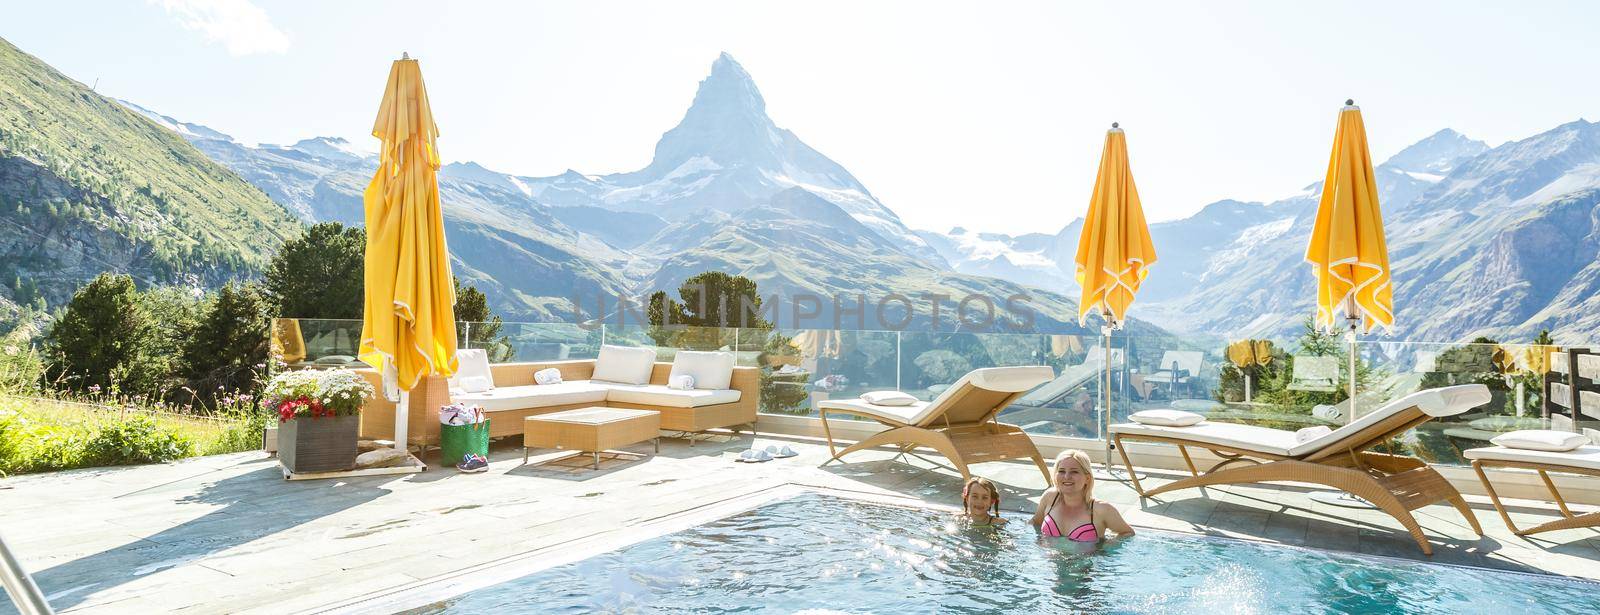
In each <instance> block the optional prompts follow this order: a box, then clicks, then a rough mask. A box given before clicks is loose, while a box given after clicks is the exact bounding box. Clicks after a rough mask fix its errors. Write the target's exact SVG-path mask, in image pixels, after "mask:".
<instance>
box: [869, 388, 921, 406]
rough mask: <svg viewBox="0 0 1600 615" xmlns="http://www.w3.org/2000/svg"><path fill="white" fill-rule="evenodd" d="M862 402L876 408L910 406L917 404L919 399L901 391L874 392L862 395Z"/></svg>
mask: <svg viewBox="0 0 1600 615" xmlns="http://www.w3.org/2000/svg"><path fill="white" fill-rule="evenodd" d="M861 400H862V401H865V402H867V403H869V404H872V405H874V406H909V405H911V404H914V403H917V398H916V397H914V396H912V395H911V394H910V393H902V392H900V391H872V392H870V393H862V394H861Z"/></svg>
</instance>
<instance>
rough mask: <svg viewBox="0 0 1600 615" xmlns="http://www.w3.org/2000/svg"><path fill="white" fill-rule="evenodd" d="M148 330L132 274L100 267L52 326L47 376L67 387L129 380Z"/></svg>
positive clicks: (109, 385)
mask: <svg viewBox="0 0 1600 615" xmlns="http://www.w3.org/2000/svg"><path fill="white" fill-rule="evenodd" d="M149 335H150V322H149V319H148V316H147V315H146V313H145V311H144V310H142V309H140V307H139V293H138V290H137V289H136V288H134V285H133V278H132V277H129V276H127V275H114V274H109V273H102V274H100V275H99V276H98V277H96V278H95V279H94V280H92V281H90V282H89V283H88V284H86V285H84V287H83V288H80V289H78V292H77V293H75V294H74V295H73V296H72V300H71V301H69V302H68V303H67V306H66V309H65V311H64V312H63V313H62V315H61V318H59V319H58V320H56V322H55V324H54V325H53V326H52V327H51V328H50V334H49V351H48V352H49V355H50V357H51V363H52V365H51V367H50V371H49V373H48V374H47V378H49V379H50V380H53V381H56V382H58V383H59V384H60V385H61V386H64V387H66V388H68V389H70V390H75V391H87V390H89V389H90V387H99V390H102V391H110V390H111V389H112V385H113V384H114V383H115V384H118V385H119V386H120V385H121V383H122V382H124V381H126V380H128V377H129V375H130V373H129V372H130V371H133V368H134V366H135V363H136V362H137V361H138V359H139V353H140V351H141V348H143V346H144V343H145V341H146V340H147V339H148V338H149Z"/></svg>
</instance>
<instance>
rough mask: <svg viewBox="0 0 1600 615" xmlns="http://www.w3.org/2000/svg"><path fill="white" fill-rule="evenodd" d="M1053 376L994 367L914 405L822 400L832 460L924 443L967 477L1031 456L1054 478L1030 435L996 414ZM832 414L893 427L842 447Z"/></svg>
mask: <svg viewBox="0 0 1600 615" xmlns="http://www.w3.org/2000/svg"><path fill="white" fill-rule="evenodd" d="M1054 377H1055V372H1054V370H1052V369H1050V367H1048V366H1042V365H1038V366H1027V367H989V368H983V369H976V370H973V371H971V372H968V373H967V374H966V375H964V376H962V377H961V379H959V380H957V381H956V382H955V383H954V384H952V385H950V388H948V389H945V391H944V392H943V393H940V394H939V396H938V397H936V398H934V399H933V401H929V402H918V403H916V404H913V405H910V406H876V405H873V404H869V403H867V402H865V401H863V400H860V399H853V400H852V399H846V400H829V401H824V402H820V403H818V404H817V408H818V410H819V411H820V414H821V417H822V431H823V434H824V435H825V436H826V437H827V439H828V452H830V453H832V454H833V459H830V460H829V461H833V460H837V459H839V458H841V457H844V456H845V455H848V454H850V453H853V452H856V451H859V450H863V449H869V448H873V447H877V446H885V445H892V446H896V447H898V448H899V449H900V451H901V452H909V451H911V450H913V449H915V448H917V447H919V446H920V447H927V448H931V449H933V450H934V451H937V452H938V453H939V454H941V455H944V457H945V458H946V459H949V460H950V463H951V465H953V466H955V468H956V470H958V471H960V472H961V477H962V479H967V478H970V477H971V476H972V474H971V473H970V472H969V471H968V470H967V466H968V465H970V464H974V463H981V462H985V461H1002V460H1006V459H1032V460H1033V463H1034V465H1035V466H1038V468H1039V472H1041V473H1043V474H1044V477H1045V480H1046V481H1049V480H1050V470H1049V468H1047V467H1045V464H1044V458H1043V457H1041V456H1040V455H1039V448H1038V447H1037V446H1034V444H1033V440H1032V439H1031V438H1029V437H1028V434H1027V433H1025V432H1023V431H1022V428H1021V427H1018V426H1016V425H1010V424H1007V423H1001V422H999V421H998V420H996V418H995V417H996V415H998V414H1000V411H1001V410H1004V409H1005V408H1006V406H1009V405H1010V404H1011V403H1012V402H1013V401H1016V400H1017V398H1019V397H1022V395H1023V394H1024V393H1027V392H1028V391H1030V390H1032V389H1033V388H1034V387H1037V386H1039V385H1040V384H1043V383H1045V382H1049V381H1050V380H1051V379H1052V378H1054ZM830 414H831V415H834V416H838V415H854V416H860V417H865V418H869V419H872V420H874V421H877V422H879V423H882V424H884V425H887V426H888V427H889V429H887V430H884V431H881V432H878V433H876V434H873V435H872V436H871V437H868V438H867V439H865V440H862V441H860V442H857V443H855V444H852V445H850V446H849V447H846V448H845V449H844V450H837V449H836V448H835V447H834V442H833V431H832V430H831V429H830V428H829V427H828V416H829V415H830ZM835 420H837V419H835Z"/></svg>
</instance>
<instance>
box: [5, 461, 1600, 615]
mask: <svg viewBox="0 0 1600 615" xmlns="http://www.w3.org/2000/svg"><path fill="white" fill-rule="evenodd" d="M759 442H760V443H761V444H762V445H763V446H764V445H766V444H768V443H788V444H791V445H792V446H794V447H795V448H796V449H797V450H798V451H800V453H801V455H800V456H799V457H796V458H792V459H783V460H776V461H773V462H769V463H761V464H742V463H736V462H734V459H735V458H736V457H737V454H738V451H740V450H742V449H743V448H746V447H748V446H749V444H750V439H749V437H748V436H743V437H738V438H733V437H718V438H716V439H715V440H713V441H704V440H702V441H700V442H698V443H697V445H696V446H693V447H691V446H688V444H687V442H686V441H684V440H676V439H664V440H663V441H662V448H661V453H660V454H659V455H653V456H640V455H611V456H607V457H606V458H604V459H603V460H602V463H601V469H600V470H597V471H596V470H590V469H588V463H589V462H588V460H587V458H584V459H582V460H579V459H562V458H563V457H565V456H567V455H570V454H571V453H562V452H555V451H549V452H545V453H544V454H538V451H536V454H535V456H534V457H533V459H532V461H531V463H530V464H529V465H526V466H525V465H522V449H521V448H519V447H516V446H514V445H512V444H510V443H504V444H497V445H496V446H495V447H494V448H493V450H492V451H491V453H492V454H491V460H492V463H491V464H490V468H489V471H488V472H486V473H483V474H471V475H466V474H458V473H456V472H455V470H454V469H443V470H442V469H438V468H435V469H432V470H430V471H428V472H426V473H423V474H413V475H402V476H382V477H371V478H361V479H349V480H322V481H304V482H301V481H296V482H288V481H285V480H283V478H282V475H281V473H280V472H279V470H278V468H277V464H276V461H275V460H273V459H271V458H269V457H267V456H266V455H264V454H262V453H240V454H234V455H222V456H216V457H206V458H200V459H191V460H185V461H182V462H177V463H170V464H162V465H150V466H139V467H127V468H111V469H93V470H79V471H71V472H62V473H56V474H49V475H30V476H22V477H13V478H9V479H4V480H0V534H3V535H4V536H5V538H6V540H7V541H8V542H9V544H10V545H11V546H12V548H13V550H14V551H15V552H16V553H17V554H18V556H19V557H21V558H22V560H23V562H24V565H26V566H27V567H28V569H29V570H30V571H31V572H32V573H33V574H34V577H35V579H36V580H37V581H38V582H39V584H40V586H41V587H42V588H43V590H44V592H45V593H46V594H47V595H48V596H49V600H50V602H51V604H52V605H53V606H54V607H55V608H56V610H57V611H58V612H71V613H90V612H94V613H143V612H163V613H165V612H175V613H217V612H273V613H278V612H301V611H313V612H314V611H317V610H321V609H323V608H325V607H327V606H328V605H332V604H336V603H340V602H345V601H350V600H352V599H356V598H358V597H361V596H367V595H370V594H374V593H379V592H386V591H391V590H393V589H394V588H398V587H402V586H408V585H416V584H418V582H419V581H424V580H428V579H433V578H436V577H439V576H440V575H448V574H450V573H453V572H458V571H461V570H463V569H467V568H471V567H474V566H480V565H483V564H486V563H489V562H495V561H497V560H501V559H505V558H515V557H516V556H519V555H523V554H528V553H530V552H535V551H541V550H545V551H549V550H551V549H552V548H563V546H564V545H582V544H595V543H596V541H602V540H605V539H612V540H615V539H618V537H622V536H627V535H628V534H629V530H630V528H636V527H638V526H639V525H640V524H642V523H649V522H651V521H652V520H655V519H660V518H663V517H666V516H671V515H675V514H679V513H683V512H684V511H692V510H695V509H698V508H701V507H706V506H708V505H712V504H715V503H718V502H724V501H728V500H734V499H737V498H740V497H745V496H751V495H756V494H760V493H761V492H764V491H768V490H772V489H774V488H779V487H783V486H785V485H799V486H806V487H816V488H828V489H839V490H849V491H855V492H866V493H870V494H878V495H882V496H895V497H910V498H917V499H921V500H925V501H928V502H931V503H936V504H940V505H955V504H956V500H957V499H958V497H959V496H958V495H957V494H958V492H959V488H960V479H959V476H958V475H957V474H956V473H955V472H954V471H953V470H951V469H949V468H947V467H944V466H942V465H941V464H939V463H936V462H935V461H936V460H938V458H937V457H921V456H915V455H908V456H898V457H896V456H894V455H893V454H892V453H890V452H888V451H866V452H862V453H859V454H857V455H852V456H851V457H850V458H848V461H849V462H848V463H840V462H834V463H830V464H827V465H820V464H822V462H823V461H824V460H826V459H827V456H828V455H827V447H826V446H824V445H821V444H819V443H817V442H815V441H812V440H807V439H803V438H788V437H783V436H778V437H768V436H765V435H763V436H762V437H761V438H760V439H759ZM629 450H633V451H639V452H641V453H645V452H648V451H650V445H649V444H648V443H646V444H641V445H638V446H635V447H632V448H631V449H629ZM430 461H432V460H430ZM974 470H975V471H976V472H977V473H978V474H980V475H983V476H987V477H989V478H991V479H994V480H995V481H996V482H997V483H999V484H1000V485H1001V487H1002V489H1003V490H1004V491H1005V494H1004V495H1005V497H1004V498H1003V501H1005V502H1006V503H1007V509H1008V510H1014V511H1017V514H1021V515H1025V514H1031V512H1032V510H1033V506H1034V505H1035V504H1034V503H1035V502H1036V501H1037V497H1038V496H1039V494H1040V492H1041V491H1042V489H1043V488H1044V477H1043V476H1041V475H1040V474H1039V472H1038V470H1037V469H1035V468H1034V467H1033V466H1032V465H1031V464H1021V463H990V464H981V465H978V466H975V467H974ZM1163 476H1165V475H1162V474H1152V476H1151V478H1150V480H1151V481H1153V482H1152V483H1151V484H1157V483H1159V482H1160V481H1161V480H1163V478H1162V477H1163ZM1308 492H1309V490H1308V489H1302V488H1296V487H1293V486H1283V487H1276V486H1269V487H1224V488H1207V489H1205V490H1199V489H1193V490H1185V491H1181V492H1177V493H1171V494H1163V495H1162V496H1159V497H1157V498H1151V499H1144V500H1141V499H1140V498H1139V497H1138V496H1137V495H1135V494H1134V493H1133V492H1132V490H1131V489H1130V488H1129V487H1127V486H1126V485H1124V484H1121V483H1115V482H1111V481H1100V484H1099V486H1098V487H1097V489H1096V495H1097V496H1098V497H1100V498H1101V499H1104V500H1107V501H1110V502H1113V503H1116V504H1117V505H1119V506H1120V507H1121V508H1122V510H1123V511H1124V516H1125V517H1126V518H1127V519H1128V521H1129V522H1130V523H1132V524H1133V525H1134V526H1135V527H1139V528H1157V529H1162V530H1171V531H1178V532H1188V533H1196V534H1208V535H1214V536H1224V537H1231V538H1239V539H1245V540H1254V541H1266V542H1274V543H1282V544H1288V545H1299V546H1304V547H1311V548H1317V549H1328V550H1336V551H1348V552H1357V553H1366V554H1377V555H1387V556H1394V557H1401V558H1408V559H1416V560H1429V559H1430V558H1426V557H1424V556H1423V555H1422V554H1421V552H1420V551H1419V550H1418V549H1417V548H1416V545H1415V543H1414V542H1412V540H1411V538H1410V535H1409V534H1407V533H1406V532H1405V531H1404V530H1402V529H1401V528H1400V527H1399V525H1398V524H1397V523H1395V522H1393V521H1392V520H1391V519H1389V518H1388V517H1387V516H1385V515H1382V514H1380V513H1377V512H1375V511H1370V510H1355V509H1349V508H1340V507H1336V506H1330V505H1326V504H1321V503H1317V502H1314V501H1312V500H1311V499H1309V498H1308V497H1307V495H1306V494H1307V493H1308ZM1469 500H1472V501H1473V506H1474V509H1475V512H1476V513H1477V516H1478V519H1479V522H1480V523H1481V524H1482V525H1483V527H1484V530H1485V532H1486V533H1487V536H1485V537H1478V536H1475V535H1473V534H1472V532H1471V530H1470V528H1468V526H1467V525H1466V524H1465V523H1464V522H1463V520H1462V519H1461V518H1460V516H1459V515H1458V514H1457V513H1456V511H1455V510H1454V509H1453V508H1448V507H1445V506H1429V507H1427V508H1424V509H1422V510H1420V511H1418V512H1419V515H1418V516H1419V520H1420V522H1421V523H1422V525H1423V526H1424V529H1425V530H1426V531H1427V533H1428V535H1429V536H1430V537H1431V538H1432V539H1433V542H1434V552H1435V555H1434V556H1433V557H1432V558H1431V561H1435V562H1443V563H1452V564H1465V565H1473V566H1481V567H1489V568H1498V569H1506V570H1517V571H1526V572H1540V573H1551V574H1562V575H1569V576H1578V577H1586V578H1590V579H1600V532H1596V531H1593V530H1568V531H1561V532H1551V533H1548V534H1543V535H1540V536H1536V537H1534V538H1531V539H1524V538H1518V537H1515V536H1513V535H1511V534H1510V532H1509V531H1508V530H1506V528H1505V526H1504V524H1503V523H1502V522H1501V521H1500V518H1499V516H1498V515H1496V514H1495V512H1494V510H1493V509H1492V508H1490V507H1489V506H1488V505H1487V502H1486V501H1483V500H1480V499H1477V498H1471V497H1469ZM1510 503H1512V504H1513V505H1514V506H1515V507H1516V512H1515V513H1514V514H1515V516H1516V517H1518V522H1519V523H1522V522H1524V521H1526V522H1528V523H1529V524H1530V525H1531V524H1532V522H1534V521H1536V520H1542V519H1548V518H1550V517H1551V515H1552V514H1553V511H1554V509H1553V506H1551V505H1549V504H1547V503H1542V502H1526V501H1511V502H1510ZM1584 508H1588V507H1584ZM632 534H635V535H634V536H632V537H631V538H629V539H635V538H641V537H640V536H637V535H636V534H638V532H637V531H635V532H632ZM359 604H360V603H357V605H358V606H357V610H360V608H359ZM0 612H5V613H9V612H15V611H14V609H13V607H11V605H10V604H9V603H7V604H4V605H0Z"/></svg>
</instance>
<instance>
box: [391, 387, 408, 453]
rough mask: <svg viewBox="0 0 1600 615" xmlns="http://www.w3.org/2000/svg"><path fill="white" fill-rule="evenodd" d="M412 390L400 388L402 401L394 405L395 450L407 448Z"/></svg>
mask: <svg viewBox="0 0 1600 615" xmlns="http://www.w3.org/2000/svg"><path fill="white" fill-rule="evenodd" d="M410 414H411V391H407V390H405V389H400V402H399V403H397V404H395V406H394V450H397V451H404V450H406V428H407V427H410V425H408V423H410V420H409V419H410V418H411V417H410Z"/></svg>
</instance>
